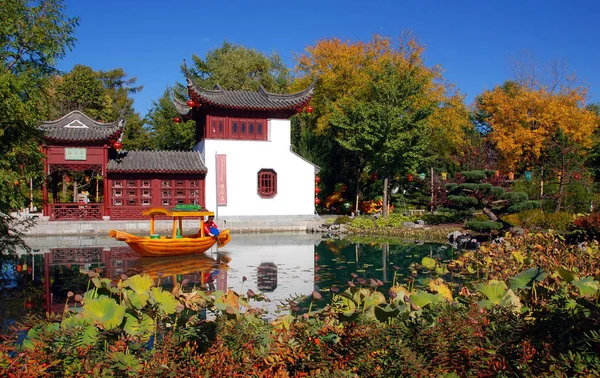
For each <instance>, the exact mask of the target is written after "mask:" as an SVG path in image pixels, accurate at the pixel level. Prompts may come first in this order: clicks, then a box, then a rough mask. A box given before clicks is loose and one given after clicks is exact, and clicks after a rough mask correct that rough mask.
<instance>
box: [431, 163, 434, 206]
mask: <svg viewBox="0 0 600 378" xmlns="http://www.w3.org/2000/svg"><path fill="white" fill-rule="evenodd" d="M433 189H434V188H433V167H431V212H432V213H433V199H434V197H433Z"/></svg>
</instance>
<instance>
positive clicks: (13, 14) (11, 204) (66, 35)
mask: <svg viewBox="0 0 600 378" xmlns="http://www.w3.org/2000/svg"><path fill="white" fill-rule="evenodd" d="M63 11H64V4H63V2H62V1H60V0H37V1H25V0H5V1H3V2H2V5H1V6H0V20H2V22H1V25H2V26H1V27H0V98H1V99H2V101H0V217H1V218H2V220H1V221H0V250H1V251H5V250H7V247H8V246H10V245H14V244H21V245H24V244H23V242H22V239H20V237H19V235H20V233H19V231H17V230H16V229H15V226H16V225H17V224H18V220H16V219H15V218H13V217H12V216H11V215H10V212H11V211H13V210H15V209H19V208H23V207H26V206H28V205H29V188H28V185H27V184H28V183H29V181H30V180H34V182H35V183H36V185H39V184H41V182H42V180H43V178H44V172H43V169H42V161H43V158H44V156H43V155H42V153H41V152H40V149H39V143H40V142H41V137H42V136H41V135H40V133H39V131H38V129H37V126H38V124H39V121H40V119H39V109H41V108H43V104H44V102H45V101H47V99H46V98H45V97H44V93H45V92H44V90H43V88H45V86H46V85H47V83H48V80H49V78H50V77H51V76H52V75H54V74H55V73H56V70H55V68H54V65H55V63H56V61H57V60H58V59H60V58H62V57H64V56H65V54H66V52H67V51H68V50H69V49H70V48H72V47H73V45H74V42H75V38H74V36H73V33H74V31H75V27H76V26H77V23H78V19H77V18H69V17H66V16H65V15H64V13H63Z"/></svg>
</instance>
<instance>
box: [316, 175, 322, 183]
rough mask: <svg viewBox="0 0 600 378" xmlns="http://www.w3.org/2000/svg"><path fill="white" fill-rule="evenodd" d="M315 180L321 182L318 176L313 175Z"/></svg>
mask: <svg viewBox="0 0 600 378" xmlns="http://www.w3.org/2000/svg"><path fill="white" fill-rule="evenodd" d="M315 182H316V183H317V184H318V183H320V182H321V178H320V177H319V176H315Z"/></svg>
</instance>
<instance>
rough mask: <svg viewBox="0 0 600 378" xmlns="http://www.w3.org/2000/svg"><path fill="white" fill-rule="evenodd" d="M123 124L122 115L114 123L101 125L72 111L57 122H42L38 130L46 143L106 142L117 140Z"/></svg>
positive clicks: (81, 113)
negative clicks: (42, 134)
mask: <svg viewBox="0 0 600 378" xmlns="http://www.w3.org/2000/svg"><path fill="white" fill-rule="evenodd" d="M125 123H126V121H125V117H124V115H123V114H122V115H121V116H120V117H119V118H117V120H116V121H114V122H111V123H103V122H98V121H94V120H93V119H91V118H90V117H88V116H87V115H86V114H84V113H83V112H81V111H79V110H73V111H71V112H69V113H68V114H66V115H64V116H63V117H61V118H59V119H57V120H54V121H45V122H42V123H41V124H40V125H39V127H38V128H39V130H40V131H42V132H43V133H44V137H45V139H46V140H48V141H55V142H108V141H109V140H114V139H117V138H119V136H120V135H121V134H122V133H123V130H124V129H125Z"/></svg>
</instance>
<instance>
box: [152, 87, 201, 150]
mask: <svg viewBox="0 0 600 378" xmlns="http://www.w3.org/2000/svg"><path fill="white" fill-rule="evenodd" d="M171 95H172V91H171V89H169V88H167V89H165V91H164V93H163V95H162V96H161V97H160V98H159V99H158V101H154V102H153V105H152V109H150V112H149V113H148V116H147V117H146V123H147V124H148V125H149V126H150V128H151V130H152V131H151V133H152V138H153V140H154V145H155V146H156V148H157V149H159V150H175V151H189V150H191V149H192V148H193V147H194V144H195V123H194V122H193V121H187V122H185V121H184V122H181V123H175V122H173V117H174V115H175V114H177V112H176V110H175V106H174V105H173V99H172V96H171Z"/></svg>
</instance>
